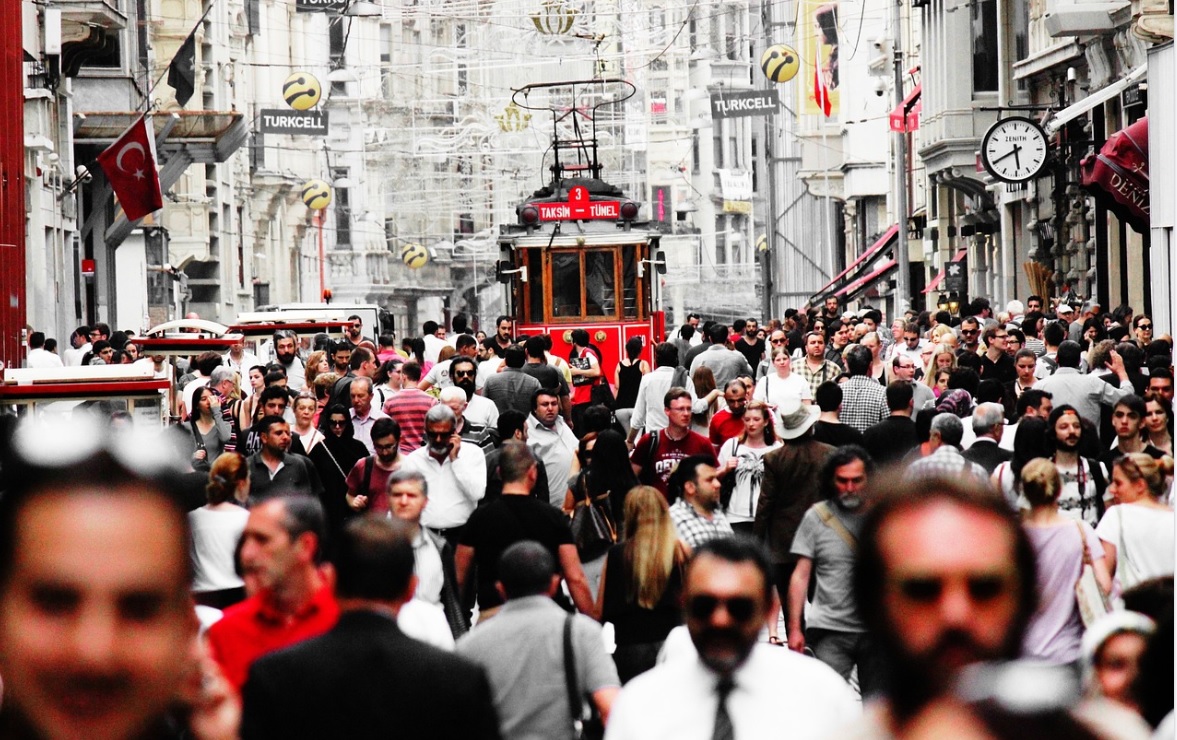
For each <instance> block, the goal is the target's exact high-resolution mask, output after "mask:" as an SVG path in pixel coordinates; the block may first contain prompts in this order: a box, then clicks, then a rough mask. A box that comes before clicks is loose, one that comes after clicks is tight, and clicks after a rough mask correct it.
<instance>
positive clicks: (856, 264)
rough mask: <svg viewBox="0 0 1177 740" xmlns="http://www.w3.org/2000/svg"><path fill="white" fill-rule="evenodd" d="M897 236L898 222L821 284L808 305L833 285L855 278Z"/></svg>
mask: <svg viewBox="0 0 1177 740" xmlns="http://www.w3.org/2000/svg"><path fill="white" fill-rule="evenodd" d="M898 238H899V224H894V225H892V226H891V228H889V229H887V230H886V231H884V232H883V235H882V236H880V237H879V238H878V239H877V240H876V241H875V243H874V244H872V245H870V247H869V248H867V250H866V251H865V252H863V253H862V254H861V255H859V256H858V258H857V259H855V260H854V261H853V262H851V263H850V265H849V266H848V267H847V268H846V269H845V270H842V271H841V272H839V273H838V274H837V275H835V276H834V279H833V280H831V281H829V282H828V283H826V284H825V285H823V286H822V287H821V289H820V290H818V291H817V292H816V293H814V294H813V295H812V296H810V298H809V305H811V306H812V305H814V302H815V301H820V300H821V296H823V295H825V294H826V293H829V292H830V290H831V289H833V288H834V287H836V286H839V285H842V284H844V283H846V282H849V281H853V280H854V279H856V277H857V273H859V272H861V271H862V270H865V269H866V268H867V267H868V266H869V263H870V261H871V260H872V258H874V257H875V256H876V255H878V254H879V253H880V252H882V251H883V249H884V248H885V247H886V246H887V245H888V244H890V243H891V242H892V241H894V240H896V239H898ZM839 295H840V293H839Z"/></svg>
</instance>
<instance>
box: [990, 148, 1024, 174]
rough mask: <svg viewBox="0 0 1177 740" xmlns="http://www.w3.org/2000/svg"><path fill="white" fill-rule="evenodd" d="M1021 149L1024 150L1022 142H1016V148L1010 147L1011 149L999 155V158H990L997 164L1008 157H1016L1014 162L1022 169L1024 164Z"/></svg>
mask: <svg viewBox="0 0 1177 740" xmlns="http://www.w3.org/2000/svg"><path fill="white" fill-rule="evenodd" d="M1020 151H1022V145H1021V144H1014V148H1013V149H1010V150H1009V151H1008V152H1006V153H1005V154H1002V155H1001V156H1000V157H998V158H996V159H993V160H990V161H991V162H993V164H997V163H998V162H1000V161H1001V160H1003V159H1008V158H1010V157H1013V158H1014V164H1015V165H1016V166H1017V168H1018V169H1019V170H1020V169H1022V165H1021V160H1022V158H1021V157H1019V156H1018V152H1020Z"/></svg>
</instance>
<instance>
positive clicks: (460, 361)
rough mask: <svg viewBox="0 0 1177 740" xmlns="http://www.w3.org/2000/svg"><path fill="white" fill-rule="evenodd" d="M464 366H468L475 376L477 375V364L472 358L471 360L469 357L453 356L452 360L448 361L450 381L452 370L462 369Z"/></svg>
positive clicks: (452, 375) (452, 374)
mask: <svg viewBox="0 0 1177 740" xmlns="http://www.w3.org/2000/svg"><path fill="white" fill-rule="evenodd" d="M464 365H469V366H470V367H471V369H473V370H474V372H475V373H476V374H477V373H478V363H477V362H475V361H474V359H473V358H471V357H456V356H455V357H454V359H452V360H450V379H451V380H452V379H453V377H454V370H457V369H458V368H459V367H462V366H464Z"/></svg>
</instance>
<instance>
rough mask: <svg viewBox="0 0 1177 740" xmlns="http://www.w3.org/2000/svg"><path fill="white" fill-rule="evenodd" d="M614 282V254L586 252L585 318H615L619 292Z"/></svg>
mask: <svg viewBox="0 0 1177 740" xmlns="http://www.w3.org/2000/svg"><path fill="white" fill-rule="evenodd" d="M613 281H614V276H613V252H611V251H610V252H585V255H584V291H585V302H584V315H585V316H613V315H615V314H616V313H617V292H616V291H615V290H614V285H613Z"/></svg>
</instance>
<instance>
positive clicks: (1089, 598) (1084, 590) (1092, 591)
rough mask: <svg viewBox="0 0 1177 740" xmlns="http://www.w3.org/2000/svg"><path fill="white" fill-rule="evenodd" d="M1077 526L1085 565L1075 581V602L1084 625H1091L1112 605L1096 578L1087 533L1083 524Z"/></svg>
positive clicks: (1077, 523) (1078, 523) (1109, 609)
mask: <svg viewBox="0 0 1177 740" xmlns="http://www.w3.org/2000/svg"><path fill="white" fill-rule="evenodd" d="M1075 526H1076V527H1077V528H1078V529H1079V545H1080V546H1081V547H1082V548H1083V567H1082V569H1080V571H1079V580H1078V581H1076V582H1075V603H1076V604H1077V605H1078V607H1079V616H1080V617H1081V618H1082V619H1083V626H1084V627H1090V626H1091V624H1092V623H1093V622H1095V621H1096V620H1097V619H1099V618H1100V617H1102V616H1104V615H1106V614H1107V613H1108V612H1110V611H1111V610H1112V606H1111V602H1110V601H1109V600H1108V595H1107V594H1105V593H1104V592H1103V589H1102V588H1100V587H1099V581H1097V580H1095V565H1094V563H1093V562H1092V560H1091V553H1090V552H1089V551H1088V549H1087V535H1086V534H1085V533H1084V531H1083V524H1082V522H1075ZM1121 526H1123V525H1121Z"/></svg>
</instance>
